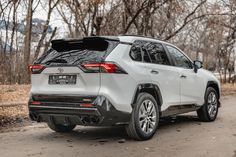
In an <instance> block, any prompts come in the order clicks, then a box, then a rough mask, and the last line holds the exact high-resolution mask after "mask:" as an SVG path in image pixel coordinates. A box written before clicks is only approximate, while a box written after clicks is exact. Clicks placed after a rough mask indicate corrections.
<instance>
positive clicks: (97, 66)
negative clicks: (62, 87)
mask: <svg viewBox="0 0 236 157" xmlns="http://www.w3.org/2000/svg"><path fill="white" fill-rule="evenodd" d="M82 66H83V67H84V68H86V70H88V72H103V73H126V72H125V71H124V70H123V69H121V68H120V67H119V66H117V65H116V64H115V63H112V62H104V63H88V64H82Z"/></svg>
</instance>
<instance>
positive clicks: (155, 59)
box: [145, 42, 170, 65]
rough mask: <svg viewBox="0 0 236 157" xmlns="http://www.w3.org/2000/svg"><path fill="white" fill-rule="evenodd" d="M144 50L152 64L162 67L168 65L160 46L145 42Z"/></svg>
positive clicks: (162, 48)
mask: <svg viewBox="0 0 236 157" xmlns="http://www.w3.org/2000/svg"><path fill="white" fill-rule="evenodd" d="M145 49H146V51H147V52H148V53H149V56H150V58H151V62H152V63H156V64H163V65H169V64H170V63H169V60H168V57H167V55H166V52H165V50H164V47H163V46H162V44H160V43H152V42H147V43H146V44H145Z"/></svg>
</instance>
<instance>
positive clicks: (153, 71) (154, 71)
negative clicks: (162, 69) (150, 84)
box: [151, 70, 159, 74]
mask: <svg viewBox="0 0 236 157" xmlns="http://www.w3.org/2000/svg"><path fill="white" fill-rule="evenodd" d="M151 73H152V74H159V72H158V71H156V70H152V71H151Z"/></svg>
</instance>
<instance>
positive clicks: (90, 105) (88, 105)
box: [80, 104, 93, 107]
mask: <svg viewBox="0 0 236 157" xmlns="http://www.w3.org/2000/svg"><path fill="white" fill-rule="evenodd" d="M80 106H81V107H93V104H80Z"/></svg>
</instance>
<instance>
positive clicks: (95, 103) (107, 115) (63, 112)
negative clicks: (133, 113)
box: [28, 95, 130, 126]
mask: <svg viewBox="0 0 236 157" xmlns="http://www.w3.org/2000/svg"><path fill="white" fill-rule="evenodd" d="M35 102H37V103H35ZM83 104H90V106H89V107H85V106H84V105H83ZM91 104H92V106H91ZM28 107H29V115H30V118H31V120H33V121H37V122H48V121H49V120H50V119H51V118H53V119H54V121H56V122H57V123H64V122H67V123H68V122H69V123H71V124H76V125H101V126H109V125H119V124H127V123H128V122H129V120H130V113H125V112H121V111H118V110H116V109H115V107H114V106H113V105H112V104H111V103H110V101H109V100H108V99H107V98H105V97H104V96H59V95H32V96H31V98H30V100H29V103H28Z"/></svg>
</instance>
